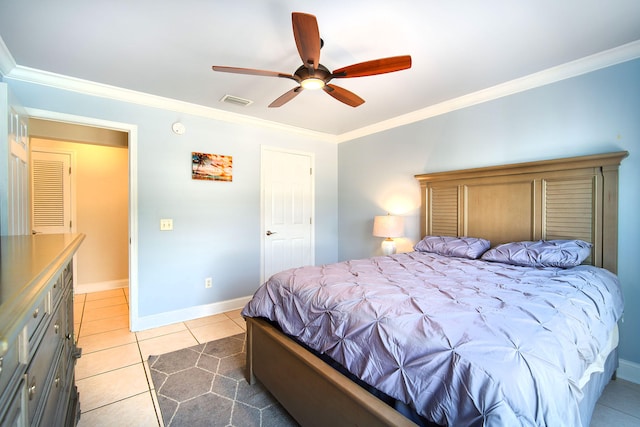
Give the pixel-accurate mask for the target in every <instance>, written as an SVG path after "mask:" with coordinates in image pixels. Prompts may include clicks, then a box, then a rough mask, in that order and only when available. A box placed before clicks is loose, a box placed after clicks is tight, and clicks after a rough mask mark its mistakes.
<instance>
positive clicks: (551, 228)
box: [416, 151, 629, 273]
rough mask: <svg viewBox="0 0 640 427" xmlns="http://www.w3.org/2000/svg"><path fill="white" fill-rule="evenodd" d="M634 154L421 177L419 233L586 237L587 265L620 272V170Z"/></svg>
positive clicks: (505, 238)
mask: <svg viewBox="0 0 640 427" xmlns="http://www.w3.org/2000/svg"><path fill="white" fill-rule="evenodd" d="M628 154H629V153H628V152H626V151H620V152H616V153H608V154H596V155H591V156H581V157H571V158H564V159H554V160H543V161H538V162H527V163H516V164H510V165H504V166H490V167H484V168H475V169H465V170H458V171H451V172H437V173H430V174H422V175H416V178H417V179H418V181H419V182H420V187H421V193H422V211H421V218H420V224H421V225H420V231H421V235H422V236H425V235H440V236H473V237H483V238H485V239H488V240H490V241H491V245H492V246H496V245H498V244H500V243H505V242H514V241H520V240H539V239H545V240H551V239H580V240H584V241H587V242H590V243H592V244H593V249H592V252H591V256H590V257H589V259H587V260H586V261H585V263H589V264H593V265H596V266H598V267H603V268H606V269H607V270H609V271H611V272H614V273H615V272H617V264H618V261H617V259H618V167H619V165H620V162H621V161H622V159H624V158H625V157H627V156H628Z"/></svg>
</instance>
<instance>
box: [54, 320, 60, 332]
mask: <svg viewBox="0 0 640 427" xmlns="http://www.w3.org/2000/svg"><path fill="white" fill-rule="evenodd" d="M59 330H60V325H59V324H58V322H56V324H55V325H53V331H54V332H55V333H56V335H58V331H59Z"/></svg>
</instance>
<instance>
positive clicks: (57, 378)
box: [53, 377, 60, 388]
mask: <svg viewBox="0 0 640 427" xmlns="http://www.w3.org/2000/svg"><path fill="white" fill-rule="evenodd" d="M53 383H54V384H55V386H56V388H58V386H59V385H60V377H56V379H55V380H53Z"/></svg>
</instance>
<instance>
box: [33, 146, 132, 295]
mask: <svg viewBox="0 0 640 427" xmlns="http://www.w3.org/2000/svg"><path fill="white" fill-rule="evenodd" d="M46 147H49V148H52V149H55V150H63V151H68V152H72V153H74V155H75V169H74V170H75V179H73V180H72V182H75V185H76V188H75V195H76V199H75V206H76V226H75V230H76V231H77V232H79V233H84V234H86V238H85V240H84V242H83V243H82V245H81V246H80V249H79V250H78V257H77V271H78V275H77V282H76V283H77V285H81V286H82V285H95V284H101V283H105V282H113V281H122V280H128V278H129V253H128V250H129V244H128V239H129V236H128V217H129V215H128V210H129V205H128V188H129V184H128V179H129V178H128V176H129V168H128V150H127V149H126V148H116V147H105V146H99V145H90V144H81V143H74V142H65V141H54V140H45V139H39V138H32V139H31V148H32V149H35V148H46ZM72 203H73V201H72Z"/></svg>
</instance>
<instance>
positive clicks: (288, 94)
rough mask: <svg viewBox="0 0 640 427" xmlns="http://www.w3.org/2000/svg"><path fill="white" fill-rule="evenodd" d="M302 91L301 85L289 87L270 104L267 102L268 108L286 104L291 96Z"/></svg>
mask: <svg viewBox="0 0 640 427" xmlns="http://www.w3.org/2000/svg"><path fill="white" fill-rule="evenodd" d="M302 91H303V89H302V86H298V87H296V88H293V89H291V90H290V91H288V92H285V93H284V94H282V95H281V96H280V97H279V98H278V99H276V100H275V101H273V102H272V103H271V104H269V108H276V107H281V106H283V105H284V104H286V103H287V102H289V101H291V100H292V99H293V98H295V97H296V96H298V94H299V93H300V92H302Z"/></svg>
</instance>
